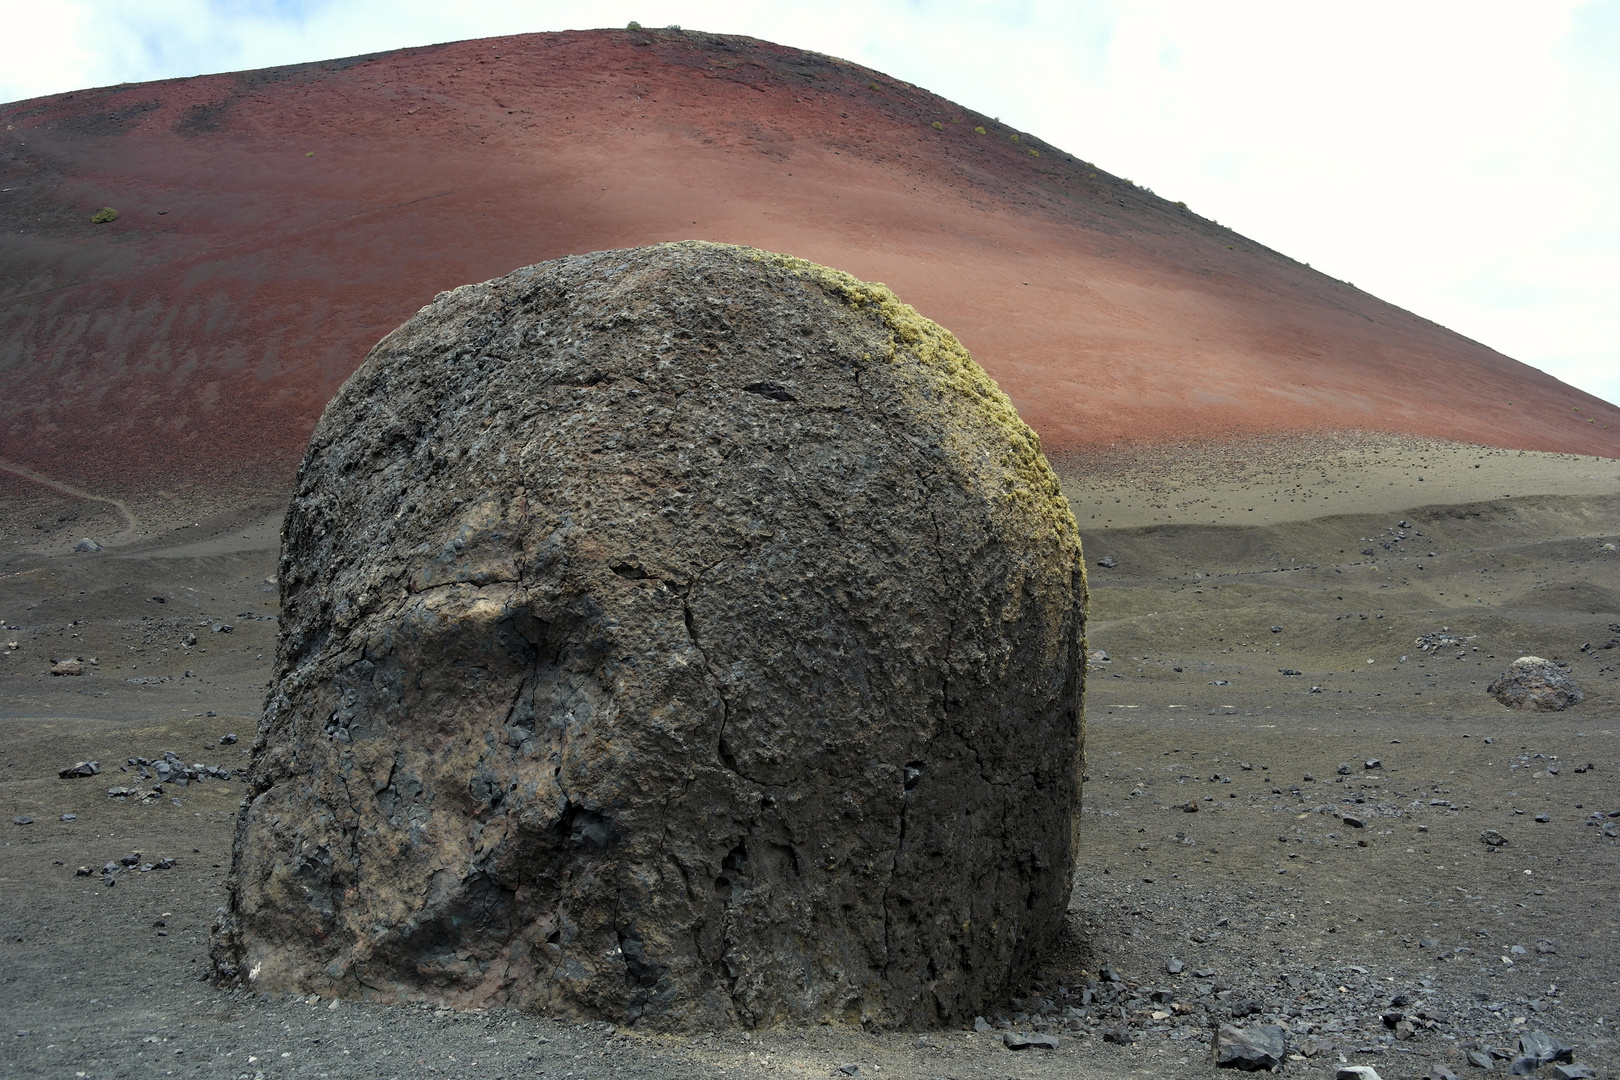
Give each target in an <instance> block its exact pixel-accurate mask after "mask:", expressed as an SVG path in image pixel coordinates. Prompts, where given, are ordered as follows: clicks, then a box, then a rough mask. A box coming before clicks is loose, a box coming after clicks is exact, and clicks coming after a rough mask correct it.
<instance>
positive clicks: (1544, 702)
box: [1485, 656, 1586, 712]
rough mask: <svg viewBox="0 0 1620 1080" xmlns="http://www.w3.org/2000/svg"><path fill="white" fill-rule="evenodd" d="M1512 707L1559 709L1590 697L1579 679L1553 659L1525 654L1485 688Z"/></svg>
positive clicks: (1544, 710)
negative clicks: (1582, 688)
mask: <svg viewBox="0 0 1620 1080" xmlns="http://www.w3.org/2000/svg"><path fill="white" fill-rule="evenodd" d="M1485 692H1486V693H1488V694H1490V695H1491V696H1492V697H1494V698H1495V699H1496V700H1497V701H1500V702H1501V703H1502V704H1503V705H1506V706H1507V707H1508V708H1510V709H1522V710H1524V711H1525V712H1558V711H1560V710H1562V709H1567V708H1569V707H1570V706H1571V705H1579V704H1580V703H1581V700H1582V699H1583V698H1584V697H1585V696H1586V695H1584V694H1582V693H1581V688H1580V687H1579V686H1577V685H1576V683H1575V680H1574V679H1572V678H1570V676H1569V674H1568V673H1567V672H1565V671H1564V670H1563V669H1562V668H1560V667H1559V666H1558V665H1557V664H1555V663H1553V662H1552V661H1551V660H1543V659H1542V658H1541V657H1539V656H1521V657H1519V658H1518V659H1517V660H1515V661H1513V663H1511V664H1509V665H1508V669H1507V670H1506V671H1504V672H1502V674H1500V675H1498V676H1497V677H1496V679H1495V680H1494V681H1493V682H1492V683H1491V684H1490V685H1489V686H1487V687H1486V688H1485Z"/></svg>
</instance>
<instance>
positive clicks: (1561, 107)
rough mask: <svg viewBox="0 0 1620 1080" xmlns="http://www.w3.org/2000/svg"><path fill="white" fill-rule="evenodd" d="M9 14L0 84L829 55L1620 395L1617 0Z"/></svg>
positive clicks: (400, 7)
mask: <svg viewBox="0 0 1620 1080" xmlns="http://www.w3.org/2000/svg"><path fill="white" fill-rule="evenodd" d="M6 4H7V8H8V13H7V15H6V19H5V27H6V35H7V37H8V39H10V40H11V41H12V42H13V45H12V47H10V48H8V49H7V50H6V51H7V56H6V63H5V65H4V66H3V67H0V100H16V99H20V98H27V97H34V96H36V95H40V94H48V93H54V92H57V91H62V90H72V89H77V88H80V87H87V86H104V85H108V84H111V83H118V82H134V81H141V80H146V79H159V78H169V77H173V76H179V75H196V74H202V73H206V72H217V71H232V70H238V69H242V68H254V67H265V66H269V65H272V64H284V63H291V62H295V61H303V60H321V59H327V58H331V57H337V56H348V55H353V54H355V53H362V52H373V51H377V50H381V49H392V48H399V47H402V46H408V45H426V44H431V43H434V42H441V41H453V40H458V39H462V38H470V37H486V36H490V35H496V34H512V33H523V32H530V31H538V30H563V29H587V28H590V27H599V26H623V25H624V24H625V23H626V22H627V21H628V20H630V19H636V20H639V21H640V22H642V23H643V24H645V25H648V26H665V25H669V24H672V23H673V24H678V25H681V26H684V27H686V28H687V29H697V30H709V31H715V32H719V33H735V34H749V35H753V36H755V37H760V38H765V39H768V40H771V41H776V42H780V43H782V44H784V45H791V46H796V47H799V48H807V49H814V50H816V51H818V52H824V53H830V54H833V55H835V56H841V57H843V58H845V59H848V60H854V61H856V62H858V63H862V64H866V65H869V66H871V67H874V68H877V69H880V70H882V71H885V72H887V73H889V74H891V75H894V76H897V77H899V78H901V79H905V80H907V81H908V82H913V83H916V84H918V85H919V86H923V87H926V88H927V89H929V90H932V91H934V92H935V93H938V94H941V95H943V96H945V97H947V98H950V99H952V100H954V101H956V102H958V103H960V104H962V105H965V106H968V107H970V108H973V109H977V110H979V111H980V112H984V113H988V114H990V115H992V116H998V117H1000V118H1001V119H1002V120H1003V121H1005V122H1007V123H1009V124H1011V125H1013V126H1015V127H1018V128H1021V129H1023V130H1025V131H1029V132H1032V133H1034V134H1036V135H1039V136H1040V137H1041V138H1043V139H1045V140H1047V141H1048V142H1050V143H1053V144H1054V145H1057V146H1059V147H1062V148H1063V149H1065V150H1068V151H1070V152H1072V153H1074V154H1075V155H1077V156H1079V157H1081V158H1083V159H1085V160H1088V161H1095V162H1097V163H1098V164H1100V165H1102V166H1103V167H1104V168H1106V169H1108V170H1109V171H1111V172H1114V173H1117V174H1119V175H1122V176H1126V177H1129V178H1130V179H1132V180H1135V181H1136V182H1137V183H1139V184H1142V185H1145V186H1147V187H1150V188H1152V189H1153V190H1154V191H1156V192H1157V193H1158V194H1160V195H1162V196H1165V197H1166V198H1170V199H1179V200H1182V201H1185V202H1186V203H1188V204H1189V205H1190V206H1191V207H1192V208H1193V209H1194V210H1196V211H1198V212H1199V213H1202V214H1204V215H1205V216H1207V217H1211V218H1214V219H1216V220H1218V221H1220V222H1221V223H1223V224H1225V225H1228V226H1230V227H1232V228H1234V229H1236V230H1238V231H1239V232H1241V233H1244V234H1245V235H1247V236H1250V237H1252V238H1254V239H1255V240H1258V241H1260V242H1261V243H1264V244H1267V245H1269V246H1271V247H1273V248H1276V249H1278V250H1279V251H1282V252H1284V253H1286V254H1288V255H1290V256H1292V257H1294V258H1296V259H1300V260H1302V261H1304V262H1308V263H1310V264H1311V265H1312V266H1315V267H1316V268H1318V269H1320V270H1322V271H1324V272H1326V273H1328V274H1331V275H1333V276H1334V277H1338V278H1343V279H1345V280H1348V281H1352V282H1354V283H1355V284H1356V285H1358V286H1360V287H1361V288H1363V289H1366V290H1367V291H1369V292H1372V293H1374V294H1375V295H1378V296H1380V297H1383V298H1384V299H1386V300H1388V301H1390V302H1392V303H1395V304H1398V305H1400V306H1401V307H1405V308H1408V309H1410V310H1412V311H1415V312H1417V313H1418V314H1420V315H1423V316H1425V317H1427V318H1430V319H1433V320H1435V321H1436V322H1439V323H1442V324H1444V325H1446V326H1449V327H1451V328H1452V329H1453V330H1456V331H1458V332H1460V333H1462V334H1465V335H1467V336H1468V337H1471V338H1474V339H1476V340H1478V341H1482V342H1484V343H1485V344H1487V345H1490V346H1492V347H1493V348H1496V349H1499V350H1500V351H1502V352H1504V353H1507V354H1508V355H1509V356H1513V357H1515V358H1517V359H1520V360H1523V361H1525V362H1526V363H1530V364H1533V365H1535V366H1536V367H1539V368H1542V369H1544V370H1546V371H1549V372H1551V373H1552V374H1554V375H1556V376H1558V377H1559V378H1561V379H1563V380H1564V381H1565V382H1568V383H1572V384H1574V385H1575V386H1578V387H1581V388H1582V389H1584V390H1587V391H1589V392H1590V393H1593V394H1596V395H1598V396H1600V397H1604V398H1607V399H1608V400H1609V401H1612V402H1616V403H1620V0H1588V2H1585V3H1582V2H1577V0H1535V2H1534V3H1524V2H1522V0H1516V2H1513V3H1505V2H1493V0H1468V2H1456V3H1453V2H1427V0H1399V2H1383V0H1355V2H1353V3H1352V2H1342V3H1331V2H1327V0H1320V2H1314V3H1300V2H1299V0H1286V2H1278V3H1266V2H1248V0H1229V2H1224V3H1213V2H1210V0H1184V2H1177V0H1099V2H1085V0H1068V2H1053V3H1047V2H1043V0H1027V2H1002V3H996V2H985V3H971V2H963V0H955V2H931V0H909V2H908V0H815V2H813V3H812V2H797V0H772V2H763V3H749V2H730V3H721V2H714V0H623V2H618V0H615V2H593V0H573V2H569V3H559V2H553V0H527V2H523V3H515V2H508V0H480V2H478V3H456V2H445V0H433V2H426V0H236V2H227V0H219V2H210V0H138V2H114V0H81V2H69V0H33V2H29V0H6ZM19 45H20V46H21V47H19Z"/></svg>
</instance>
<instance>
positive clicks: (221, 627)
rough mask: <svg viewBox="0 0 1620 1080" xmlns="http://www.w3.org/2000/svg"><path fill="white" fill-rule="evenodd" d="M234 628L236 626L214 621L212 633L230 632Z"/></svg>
mask: <svg viewBox="0 0 1620 1080" xmlns="http://www.w3.org/2000/svg"><path fill="white" fill-rule="evenodd" d="M235 629H236V627H234V626H232V625H231V624H230V623H226V622H222V623H215V624H214V633H216V634H229V633H230V632H232V631H233V630H235Z"/></svg>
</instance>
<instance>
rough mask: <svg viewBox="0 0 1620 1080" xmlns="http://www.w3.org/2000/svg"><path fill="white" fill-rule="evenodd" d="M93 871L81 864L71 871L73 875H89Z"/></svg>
mask: <svg viewBox="0 0 1620 1080" xmlns="http://www.w3.org/2000/svg"><path fill="white" fill-rule="evenodd" d="M93 873H95V871H94V870H92V869H90V868H89V867H88V866H81V867H79V868H78V869H77V870H75V871H73V876H74V877H89V876H90V875H91V874H93Z"/></svg>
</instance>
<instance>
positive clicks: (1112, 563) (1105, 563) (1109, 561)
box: [1097, 555, 1119, 570]
mask: <svg viewBox="0 0 1620 1080" xmlns="http://www.w3.org/2000/svg"><path fill="white" fill-rule="evenodd" d="M1097 565H1098V566H1100V567H1102V568H1103V569H1104V570H1112V569H1113V568H1114V567H1116V566H1118V565H1119V563H1118V562H1117V561H1116V560H1115V559H1114V557H1113V556H1112V555H1104V556H1103V557H1102V558H1100V559H1098V560H1097Z"/></svg>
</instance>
